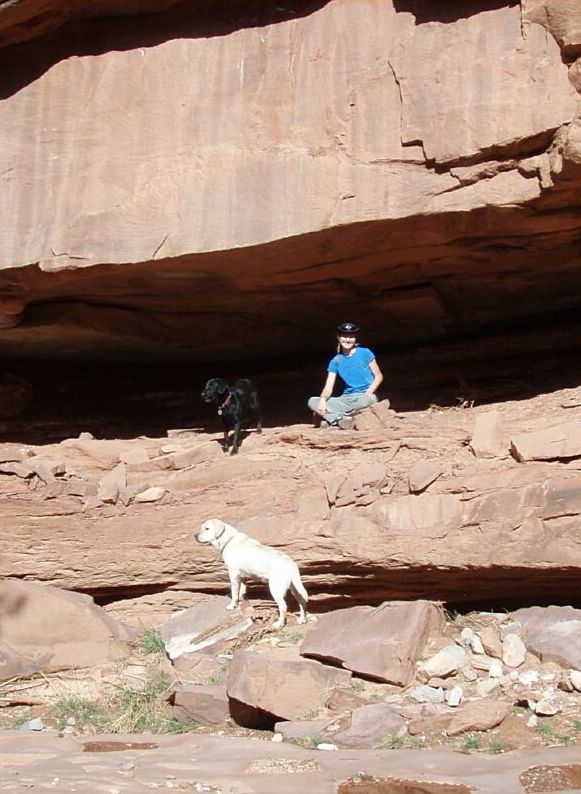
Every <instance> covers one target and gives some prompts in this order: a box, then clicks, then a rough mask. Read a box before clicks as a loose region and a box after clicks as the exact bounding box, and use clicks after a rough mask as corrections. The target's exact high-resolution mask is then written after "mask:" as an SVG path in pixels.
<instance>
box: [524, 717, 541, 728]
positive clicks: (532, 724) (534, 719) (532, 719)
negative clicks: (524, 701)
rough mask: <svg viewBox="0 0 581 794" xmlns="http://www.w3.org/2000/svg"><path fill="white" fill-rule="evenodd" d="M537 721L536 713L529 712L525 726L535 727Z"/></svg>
mask: <svg viewBox="0 0 581 794" xmlns="http://www.w3.org/2000/svg"><path fill="white" fill-rule="evenodd" d="M538 723H539V720H538V718H537V715H536V714H531V716H530V717H529V718H528V720H527V728H536V727H537V725H538Z"/></svg>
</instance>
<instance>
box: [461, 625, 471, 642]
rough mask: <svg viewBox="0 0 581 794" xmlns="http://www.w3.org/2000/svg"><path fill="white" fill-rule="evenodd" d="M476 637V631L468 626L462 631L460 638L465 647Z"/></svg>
mask: <svg viewBox="0 0 581 794" xmlns="http://www.w3.org/2000/svg"><path fill="white" fill-rule="evenodd" d="M473 637H474V630H473V629H471V628H469V627H468V626H466V628H465V629H462V631H461V632H460V638H461V640H462V642H463V643H464V645H470V643H471V642H472V638H473Z"/></svg>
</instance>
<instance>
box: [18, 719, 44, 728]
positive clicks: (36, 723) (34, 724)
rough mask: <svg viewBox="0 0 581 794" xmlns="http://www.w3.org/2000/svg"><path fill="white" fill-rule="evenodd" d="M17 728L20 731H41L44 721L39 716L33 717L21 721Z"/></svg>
mask: <svg viewBox="0 0 581 794" xmlns="http://www.w3.org/2000/svg"><path fill="white" fill-rule="evenodd" d="M19 730H21V731H42V730H44V722H43V721H42V720H41V719H40V717H34V719H32V720H27V721H26V722H23V723H22V725H21V726H20V728H19Z"/></svg>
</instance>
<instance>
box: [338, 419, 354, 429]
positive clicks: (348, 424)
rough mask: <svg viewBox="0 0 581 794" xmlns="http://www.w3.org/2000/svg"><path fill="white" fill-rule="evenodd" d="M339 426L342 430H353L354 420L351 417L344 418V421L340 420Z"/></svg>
mask: <svg viewBox="0 0 581 794" xmlns="http://www.w3.org/2000/svg"><path fill="white" fill-rule="evenodd" d="M337 426H338V427H340V428H341V430H353V419H352V418H351V417H350V416H344V417H343V419H339V421H338V422H337Z"/></svg>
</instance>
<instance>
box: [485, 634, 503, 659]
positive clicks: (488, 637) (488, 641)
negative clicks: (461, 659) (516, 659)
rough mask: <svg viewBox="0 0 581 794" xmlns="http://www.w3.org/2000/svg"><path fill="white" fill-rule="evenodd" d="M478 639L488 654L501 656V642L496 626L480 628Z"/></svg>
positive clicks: (496, 657)
mask: <svg viewBox="0 0 581 794" xmlns="http://www.w3.org/2000/svg"><path fill="white" fill-rule="evenodd" d="M480 640H481V642H482V645H483V647H484V651H485V653H487V654H488V656H492V657H494V658H495V659H500V657H501V656H502V642H501V641H500V634H499V633H498V628H497V627H495V626H486V627H485V628H483V629H481V630H480Z"/></svg>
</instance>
